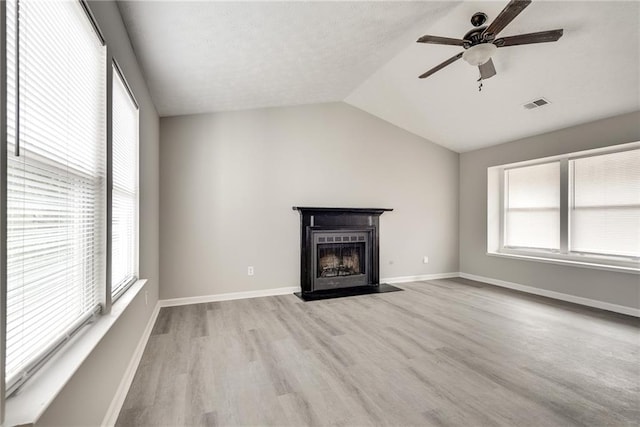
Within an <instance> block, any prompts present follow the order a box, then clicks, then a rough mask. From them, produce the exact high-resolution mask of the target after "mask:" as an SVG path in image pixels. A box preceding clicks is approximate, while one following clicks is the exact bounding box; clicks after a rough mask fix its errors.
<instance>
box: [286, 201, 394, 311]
mask: <svg viewBox="0 0 640 427" xmlns="http://www.w3.org/2000/svg"><path fill="white" fill-rule="evenodd" d="M293 209H294V210H297V211H299V212H300V284H301V292H300V293H296V295H298V296H299V297H300V298H302V299H304V300H306V301H308V300H315V299H325V298H335V297H340V296H350V295H361V294H367V293H380V292H390V291H394V290H401V289H399V288H396V287H394V286H390V285H386V284H382V285H381V284H380V283H379V278H380V273H379V265H380V262H379V249H380V244H379V224H380V221H379V219H380V215H382V213H384V212H387V211H391V210H392V209H382V208H313V207H296V206H294V207H293Z"/></svg>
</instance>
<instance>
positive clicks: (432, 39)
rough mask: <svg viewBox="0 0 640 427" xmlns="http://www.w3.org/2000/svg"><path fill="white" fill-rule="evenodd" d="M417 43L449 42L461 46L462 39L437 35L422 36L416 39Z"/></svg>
mask: <svg viewBox="0 0 640 427" xmlns="http://www.w3.org/2000/svg"><path fill="white" fill-rule="evenodd" d="M417 42H418V43H434V44H449V45H453V46H462V45H463V44H464V40H461V39H452V38H449V37H439V36H429V35H426V36H422V37H420V38H419V39H418V41H417Z"/></svg>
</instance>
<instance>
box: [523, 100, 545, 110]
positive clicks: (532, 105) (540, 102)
mask: <svg viewBox="0 0 640 427" xmlns="http://www.w3.org/2000/svg"><path fill="white" fill-rule="evenodd" d="M547 104H551V103H550V102H549V100H548V99H545V98H538V99H536V100H534V101H531V102H527V103H526V104H524V105H523V107H524V108H525V110H533V109H534V108H538V107H542V106H543V105H547Z"/></svg>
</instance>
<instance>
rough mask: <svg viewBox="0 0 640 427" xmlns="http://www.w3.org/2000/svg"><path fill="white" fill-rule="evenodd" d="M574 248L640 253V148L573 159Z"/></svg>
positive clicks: (571, 224) (577, 249) (607, 252)
mask: <svg viewBox="0 0 640 427" xmlns="http://www.w3.org/2000/svg"><path fill="white" fill-rule="evenodd" d="M569 171H570V172H569V175H570V186H571V193H570V194H571V203H570V222H569V224H570V226H569V227H570V236H571V239H570V250H571V251H573V252H583V253H593V254H603V255H614V256H616V255H617V256H626V257H640V150H629V151H622V152H619V153H610V154H603V155H597V156H590V157H584V158H579V159H575V160H570V161H569Z"/></svg>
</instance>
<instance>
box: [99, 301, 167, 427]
mask: <svg viewBox="0 0 640 427" xmlns="http://www.w3.org/2000/svg"><path fill="white" fill-rule="evenodd" d="M159 312H160V301H158V303H157V304H156V306H155V307H154V309H153V313H151V317H149V321H148V322H147V326H146V327H145V329H144V332H143V333H142V336H141V337H140V341H138V346H137V347H136V349H135V351H134V352H133V355H132V356H131V360H130V361H129V365H128V366H127V370H126V371H125V373H124V375H123V377H122V381H120V385H119V386H118V390H116V394H115V396H114V397H113V400H112V401H111V405H109V409H107V414H106V415H105V417H104V420H102V426H107V427H112V426H114V425H115V424H116V421H117V420H118V415H120V410H121V409H122V405H123V404H124V399H125V398H126V397H127V393H128V392H129V387H131V383H132V382H133V377H134V376H135V374H136V371H137V370H138V365H139V364H140V360H141V359H142V354H143V353H144V349H145V347H146V346H147V341H149V337H150V336H151V331H152V330H153V325H155V323H156V319H157V318H158V313H159Z"/></svg>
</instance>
